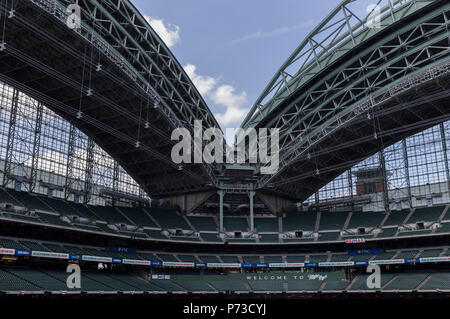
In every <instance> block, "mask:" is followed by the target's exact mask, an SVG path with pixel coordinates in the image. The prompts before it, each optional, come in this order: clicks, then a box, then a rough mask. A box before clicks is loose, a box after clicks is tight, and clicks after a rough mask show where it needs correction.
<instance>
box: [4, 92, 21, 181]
mask: <svg viewBox="0 0 450 319" xmlns="http://www.w3.org/2000/svg"><path fill="white" fill-rule="evenodd" d="M18 104H19V91H17V90H16V89H14V90H13V95H12V100H11V114H10V117H9V129H8V140H7V144H6V155H5V165H4V169H3V183H2V184H3V186H6V185H7V184H8V182H9V177H10V174H11V164H12V157H13V152H14V139H15V136H16V123H17V109H18Z"/></svg>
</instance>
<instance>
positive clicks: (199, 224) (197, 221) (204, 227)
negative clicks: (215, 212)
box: [188, 216, 217, 231]
mask: <svg viewBox="0 0 450 319" xmlns="http://www.w3.org/2000/svg"><path fill="white" fill-rule="evenodd" d="M188 219H189V222H190V223H191V225H192V226H193V227H194V228H195V229H196V230H197V231H216V230H217V225H216V223H215V222H214V218H213V217H207V216H189V217H188Z"/></svg>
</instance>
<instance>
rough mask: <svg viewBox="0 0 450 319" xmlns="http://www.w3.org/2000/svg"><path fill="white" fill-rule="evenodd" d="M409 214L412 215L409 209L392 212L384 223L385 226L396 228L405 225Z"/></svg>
mask: <svg viewBox="0 0 450 319" xmlns="http://www.w3.org/2000/svg"><path fill="white" fill-rule="evenodd" d="M409 213H410V210H409V209H403V210H400V211H392V212H390V213H389V216H388V218H387V219H386V221H385V222H384V226H395V225H401V224H403V222H404V220H405V219H406V217H407V216H408V215H409Z"/></svg>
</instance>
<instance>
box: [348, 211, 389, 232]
mask: <svg viewBox="0 0 450 319" xmlns="http://www.w3.org/2000/svg"><path fill="white" fill-rule="evenodd" d="M385 216H386V213H384V212H353V214H352V217H351V219H350V222H349V224H348V226H347V228H348V229H354V228H359V227H369V228H375V227H377V226H378V225H380V224H381V222H382V221H383V218H384V217H385Z"/></svg>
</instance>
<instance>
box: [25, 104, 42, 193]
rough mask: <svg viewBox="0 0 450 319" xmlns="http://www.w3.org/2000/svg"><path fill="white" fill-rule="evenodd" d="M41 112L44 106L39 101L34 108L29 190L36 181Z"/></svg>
mask: <svg viewBox="0 0 450 319" xmlns="http://www.w3.org/2000/svg"><path fill="white" fill-rule="evenodd" d="M43 113H44V106H43V104H42V103H40V102H39V103H38V105H37V109H36V126H35V130H34V141H33V154H31V169H30V189H29V191H30V192H32V191H34V188H35V187H36V182H37V171H38V163H39V149H40V146H41V131H42V115H43Z"/></svg>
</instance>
